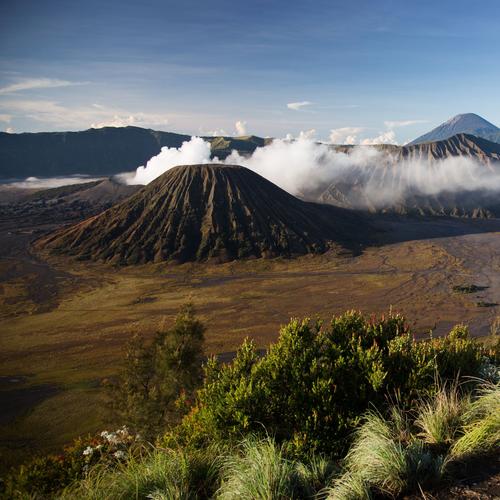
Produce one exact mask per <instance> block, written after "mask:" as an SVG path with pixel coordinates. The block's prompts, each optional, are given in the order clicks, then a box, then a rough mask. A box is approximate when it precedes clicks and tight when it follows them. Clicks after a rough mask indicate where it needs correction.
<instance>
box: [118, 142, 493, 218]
mask: <svg viewBox="0 0 500 500" xmlns="http://www.w3.org/2000/svg"><path fill="white" fill-rule="evenodd" d="M214 162H219V160H218V159H217V158H215V159H211V158H210V144H209V143H208V142H206V141H204V140H203V139H201V138H199V137H193V138H191V140H190V141H189V142H185V143H184V144H183V145H182V146H181V147H180V148H178V149H176V148H162V150H161V152H160V153H159V154H158V155H157V156H154V157H153V158H151V160H149V161H148V163H147V164H146V166H142V167H139V168H138V169H137V171H136V172H135V174H133V176H132V177H129V178H128V179H127V180H126V182H128V183H129V184H148V183H149V182H151V181H152V180H153V179H155V178H156V177H158V176H159V175H161V174H162V173H164V172H166V171H167V170H169V169H170V168H172V167H174V166H176V165H187V164H205V163H214ZM224 163H226V164H233V165H234V164H236V165H243V166H245V167H247V168H250V169H251V170H253V171H255V172H257V173H258V174H260V175H262V176H263V177H265V178H267V179H268V180H270V181H271V182H274V183H275V184H277V185H278V186H280V187H281V188H283V189H285V190H286V191H288V192H289V193H291V194H294V195H305V196H307V195H308V194H312V193H316V194H318V193H317V192H318V190H320V189H321V188H323V189H324V188H326V187H327V186H328V185H330V184H332V183H342V184H343V185H350V186H356V189H359V190H360V191H362V194H363V196H364V197H365V198H368V199H369V200H370V202H371V203H373V204H374V205H375V206H378V207H381V206H383V205H386V204H391V203H393V202H397V201H399V200H400V199H401V197H402V196H404V194H405V193H408V192H411V193H417V194H422V195H436V194H439V193H441V192H443V191H447V192H459V191H473V190H481V189H482V190H489V191H499V190H500V167H495V166H491V165H490V166H487V165H484V164H481V163H479V162H478V161H476V160H474V159H472V158H468V157H453V158H447V159H444V160H436V161H425V160H420V159H416V158H415V159H412V158H409V159H405V160H401V161H399V162H398V161H397V160H396V159H395V158H394V157H391V156H390V154H389V153H387V152H384V151H380V150H378V149H376V148H374V147H371V146H357V147H353V148H352V149H351V150H350V151H349V152H341V151H336V150H335V149H333V148H332V147H331V146H329V145H328V144H321V143H317V142H314V141H313V140H311V139H310V138H309V137H307V135H305V134H302V135H301V136H300V137H299V138H298V139H296V140H292V141H291V140H283V139H276V140H274V141H273V142H271V143H270V144H269V145H266V146H264V147H262V148H257V149H256V150H255V152H254V153H253V154H252V155H251V156H242V155H240V154H239V153H238V152H236V151H233V152H232V153H231V155H229V156H228V157H227V158H226V160H225V161H224ZM363 196H361V197H360V198H363ZM360 208H361V207H360Z"/></svg>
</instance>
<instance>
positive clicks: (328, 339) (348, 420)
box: [5, 306, 500, 499]
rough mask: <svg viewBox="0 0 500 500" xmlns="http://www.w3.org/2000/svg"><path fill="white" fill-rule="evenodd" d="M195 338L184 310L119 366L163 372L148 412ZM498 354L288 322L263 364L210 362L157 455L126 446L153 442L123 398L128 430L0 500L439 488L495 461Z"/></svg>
mask: <svg viewBox="0 0 500 500" xmlns="http://www.w3.org/2000/svg"><path fill="white" fill-rule="evenodd" d="M202 335H203V327H202V325H201V324H200V323H199V322H198V321H197V320H196V318H195V317H194V315H193V311H192V309H191V308H190V307H189V306H188V307H185V308H183V310H182V311H181V313H180V314H179V316H178V318H177V320H176V323H175V324H174V326H173V327H172V328H171V329H168V330H165V333H164V334H159V336H158V337H157V339H155V340H154V341H153V343H152V344H151V346H141V348H140V349H139V352H142V353H148V354H147V356H149V358H148V359H147V363H145V364H141V363H139V364H138V365H137V360H138V359H139V360H140V359H143V358H141V357H140V356H139V357H137V356H131V357H129V358H128V362H129V363H131V365H132V367H130V366H129V369H131V372H129V373H132V377H131V378H132V380H134V378H135V377H136V375H137V373H143V372H144V371H146V372H147V371H148V370H149V371H150V372H151V373H150V374H151V375H152V377H153V378H152V379H154V377H156V376H158V377H159V378H161V377H162V375H161V374H163V373H164V374H165V375H166V376H165V380H164V382H165V384H167V385H168V384H170V383H171V384H172V387H171V388H170V392H169V393H168V397H167V398H166V399H165V400H163V399H161V398H160V399H159V401H160V402H162V401H165V402H166V406H167V407H170V404H171V402H172V400H173V398H174V395H175V394H179V386H180V385H179V380H181V378H182V379H183V380H184V378H183V375H182V373H183V372H182V371H181V372H179V374H178V377H179V379H177V376H175V377H173V378H170V377H171V375H172V371H171V370H172V366H174V365H175V362H173V363H170V361H171V360H172V359H174V360H177V361H178V360H179V359H181V358H182V356H180V357H179V356H178V357H175V356H171V355H170V354H168V353H179V352H182V351H183V349H182V346H183V345H184V346H185V345H189V346H195V348H193V349H188V350H187V351H189V352H190V353H191V354H190V355H189V356H187V358H182V359H188V360H194V359H199V358H198V357H197V354H196V353H198V352H199V350H198V348H199V342H200V340H201V338H202ZM158 339H161V340H160V341H159V340H158ZM176 346H178V347H179V348H180V349H179V350H177V349H176V348H175V347H176ZM497 348H498V346H497V347H496V348H495V347H493V348H490V349H486V348H484V347H483V346H482V345H481V344H479V343H478V342H476V341H474V340H473V339H471V338H470V337H469V335H468V331H467V328H466V327H465V326H463V325H458V326H456V327H455V328H453V329H452V331H451V332H450V333H449V334H448V335H447V336H445V337H443V338H432V337H430V338H429V339H427V340H424V341H421V342H417V341H416V340H415V339H413V337H412V335H411V332H410V331H409V328H408V326H407V325H406V323H405V321H404V318H402V317H401V316H399V315H395V314H392V313H390V314H388V315H387V316H384V317H381V318H375V317H372V318H367V317H364V316H362V315H361V314H359V313H357V312H348V313H345V314H343V315H340V316H336V317H334V318H333V319H332V320H331V322H329V323H326V322H325V323H322V322H320V321H312V320H307V319H306V320H292V321H291V322H290V323H289V324H288V325H286V326H285V327H283V328H282V330H281V333H280V337H279V339H278V341H277V342H276V343H275V344H273V345H271V346H270V348H269V350H268V351H267V353H265V354H264V355H263V356H259V355H258V353H257V351H256V349H255V346H254V345H253V344H252V343H251V342H245V343H244V344H243V345H242V347H241V348H240V350H239V351H238V353H237V355H236V357H235V359H234V360H233V361H232V362H230V363H227V364H222V363H219V362H217V360H215V359H210V360H209V361H208V362H207V364H206V366H205V375H204V379H203V382H202V383H201V386H200V387H199V389H198V391H197V393H196V395H195V398H194V400H193V402H192V404H191V406H190V409H189V413H187V414H186V415H185V416H184V418H183V419H182V421H181V422H180V423H179V421H178V417H177V416H175V418H172V419H168V418H164V417H165V415H167V414H168V412H167V413H165V409H164V408H161V404H160V408H159V410H160V411H161V412H163V413H162V414H161V417H162V418H161V419H159V420H157V421H156V422H158V426H157V427H156V429H157V430H156V433H157V438H156V441H155V443H154V444H150V443H152V441H151V440H149V443H148V441H145V440H144V439H143V438H142V437H139V436H138V435H137V434H136V433H137V432H139V434H141V432H142V429H141V427H142V428H144V429H145V430H146V431H149V432H152V431H153V429H152V428H150V427H149V421H148V420H149V417H150V416H151V413H152V412H154V410H153V408H154V405H152V406H150V405H149V404H145V405H144V412H145V415H144V416H145V417H146V418H144V419H140V418H135V417H136V416H137V413H138V412H140V411H141V405H138V404H136V402H137V401H136V400H135V396H134V394H136V393H135V392H134V391H135V389H134V390H132V391H131V392H130V388H131V387H133V385H132V386H128V389H129V392H127V393H128V394H129V395H132V396H133V397H131V399H130V401H132V406H131V408H132V410H133V411H132V413H131V415H132V416H133V417H134V419H133V425H134V428H132V429H131V430H128V429H126V428H124V429H121V430H119V431H117V432H114V433H110V432H106V431H105V432H103V433H102V434H101V435H100V436H98V437H96V438H88V439H87V440H85V439H84V440H80V441H79V442H77V443H75V445H74V446H73V447H72V448H70V449H68V450H67V451H66V452H65V454H63V455H61V456H60V457H46V458H41V459H37V460H36V461H35V462H33V463H31V464H27V465H26V466H24V467H22V468H21V469H20V470H19V471H18V472H17V473H14V474H13V475H11V476H10V478H8V480H7V482H6V485H5V495H6V496H7V497H8V498H26V496H29V495H31V496H35V497H36V498H45V497H49V498H57V497H62V498H82V499H83V498H85V499H86V498H89V499H90V498H103V497H105V498H111V499H113V498H138V499H139V498H140V499H143V498H144V499H145V498H157V499H166V498H169V499H170V498H186V499H187V498H226V499H227V498H242V497H246V498H250V497H251V498H262V499H271V498H273V499H274V498H276V499H278V498H313V497H315V496H316V497H317V498H327V497H328V498H332V499H348V498H352V499H356V498H359V499H364V498H371V496H372V495H374V494H377V495H389V496H392V497H394V496H397V495H399V494H401V493H403V492H405V493H411V492H412V491H418V489H419V488H423V489H427V488H432V487H435V486H439V485H440V484H443V481H447V480H449V478H451V477H453V476H454V475H455V474H456V473H457V471H459V469H460V464H461V463H463V462H464V461H466V462H467V461H471V460H475V459H476V458H477V457H480V456H484V455H487V454H489V453H492V452H494V451H495V450H496V449H498V444H499V440H500V417H499V415H500V406H499V405H500V390H499V385H498V384H499V379H500V377H499V369H498V365H497V364H496V363H497V359H498V358H497V355H498V352H497V350H498V349H497ZM163 349H165V351H163ZM187 351H185V352H187ZM129 352H130V351H129ZM155 352H162V353H163V352H165V353H167V355H165V357H161V356H158V357H156V356H157V355H156V354H155V355H153V354H152V353H155ZM152 359H156V361H155V362H151V360H152ZM160 360H161V363H160V362H159V361H160ZM165 360H168V362H165V363H164V361H165ZM188 365H189V363H188ZM160 366H163V367H166V369H165V371H162V370H159V367H160ZM190 366H191V367H192V368H193V370H192V371H191V370H189V371H186V380H187V381H188V385H189V384H193V385H194V382H195V380H196V376H195V377H194V378H192V375H193V374H196V373H197V372H196V370H197V369H198V368H199V363H198V365H197V364H196V363H195V362H194V361H193V363H192V364H191V365H190ZM139 368H140V369H139ZM137 370H138V371H137ZM477 377H483V378H488V379H489V380H490V382H484V381H483V382H480V381H479V379H478V378H477ZM148 380H149V379H148ZM125 385H126V384H125ZM191 387H192V385H191ZM165 394H167V393H165ZM180 400H181V402H182V404H183V405H185V404H186V403H187V401H186V399H185V398H183V397H182V396H181V398H180ZM122 401H124V404H126V399H125V400H122ZM155 403H156V401H155ZM188 406H189V403H188ZM125 415H128V414H127V412H125V413H124V416H125ZM160 424H161V425H160ZM353 432H354V433H353ZM344 457H345V458H344Z"/></svg>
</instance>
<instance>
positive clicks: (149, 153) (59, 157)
mask: <svg viewBox="0 0 500 500" xmlns="http://www.w3.org/2000/svg"><path fill="white" fill-rule="evenodd" d="M203 138H204V139H206V140H207V141H209V142H210V143H211V145H212V148H211V149H212V156H213V157H215V156H217V157H218V158H220V159H224V158H226V157H227V156H228V155H229V154H230V153H231V150H233V149H235V150H237V151H239V152H240V153H241V154H249V153H252V152H253V151H254V150H255V149H256V148H257V147H259V146H260V145H264V144H265V143H266V141H267V140H266V139H263V138H260V137H257V136H244V137H203ZM190 139H191V136H190V135H186V134H178V133H175V132H163V131H158V130H153V129H145V128H141V127H133V126H128V127H103V128H99V129H94V128H90V129H88V130H83V131H76V132H23V133H19V134H11V133H7V132H0V178H2V179H10V178H12V179H14V178H15V179H19V178H26V177H55V176H65V175H75V174H85V175H93V176H110V175H113V174H119V173H122V172H127V171H133V170H135V169H136V168H137V167H139V166H140V165H145V164H146V163H147V161H148V160H149V159H151V158H152V157H153V156H155V155H157V154H158V153H159V152H160V150H161V148H162V147H171V148H172V147H173V148H179V147H180V146H182V143H183V142H185V141H189V140H190Z"/></svg>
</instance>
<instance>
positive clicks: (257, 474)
mask: <svg viewBox="0 0 500 500" xmlns="http://www.w3.org/2000/svg"><path fill="white" fill-rule="evenodd" d="M240 448H241V449H240V453H238V454H233V455H231V456H229V457H228V458H226V460H225V462H224V465H223V469H222V483H221V487H220V489H219V491H218V498H220V499H224V500H232V499H240V498H252V499H255V500H259V499H262V500H268V499H273V500H280V499H283V500H284V499H291V498H303V495H302V492H303V482H302V478H301V476H300V474H299V472H298V471H297V467H296V465H295V464H294V463H293V462H292V461H290V460H288V459H287V458H286V457H285V456H284V453H283V448H282V447H279V446H278V445H277V444H276V443H275V442H274V441H273V440H272V439H269V438H268V439H265V440H258V439H256V438H254V437H250V438H247V439H245V440H244V441H243V442H242V443H241V447H240Z"/></svg>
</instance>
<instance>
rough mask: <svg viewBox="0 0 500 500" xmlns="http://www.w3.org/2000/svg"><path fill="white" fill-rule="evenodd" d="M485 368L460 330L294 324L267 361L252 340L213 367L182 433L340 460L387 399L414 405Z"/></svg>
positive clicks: (348, 318) (389, 323)
mask: <svg viewBox="0 0 500 500" xmlns="http://www.w3.org/2000/svg"><path fill="white" fill-rule="evenodd" d="M480 365H481V349H480V347H479V346H478V345H477V344H476V343H475V342H474V341H473V340H471V339H470V338H469V336H468V331H467V329H466V328H465V327H462V326H458V327H455V328H454V329H453V330H452V331H451V332H450V334H449V335H448V336H447V337H445V338H442V339H441V338H440V339H432V338H431V339H429V340H427V341H425V342H417V341H415V340H414V339H413V338H412V336H411V335H410V333H409V331H408V328H407V326H406V324H405V321H404V319H403V318H402V317H401V316H399V315H393V314H389V315H388V316H385V317H382V318H380V319H375V318H370V319H368V318H365V317H363V316H362V315H361V314H359V313H356V312H348V313H346V314H343V315H340V316H337V317H334V318H333V319H332V321H331V322H330V324H328V325H324V324H322V323H320V322H313V321H310V320H308V319H305V320H302V321H300V320H292V321H291V322H290V323H289V324H288V325H286V326H285V327H283V328H282V329H281V331H280V336H279V339H278V341H277V342H276V343H275V344H273V345H271V346H270V347H269V350H268V352H267V354H265V355H264V356H263V357H259V356H258V354H257V350H256V347H255V345H254V344H253V343H252V342H249V341H246V342H245V343H244V344H243V345H242V346H241V348H240V349H239V351H238V352H237V355H236V357H235V359H234V361H233V362H232V363H229V364H219V363H217V361H216V360H215V359H212V360H210V361H209V362H208V363H207V365H206V368H205V383H204V385H203V387H202V389H201V390H200V391H199V392H198V403H197V410H196V411H194V412H193V413H192V414H191V415H190V417H188V418H187V419H186V420H185V421H184V423H183V427H184V428H186V427H191V428H196V427H197V424H196V423H195V422H193V420H194V421H196V420H198V421H199V422H203V423H204V425H206V426H207V427H208V428H210V429H211V432H213V433H214V435H216V436H217V437H223V438H227V439H231V438H234V437H236V438H238V437H241V436H243V435H245V434H246V433H249V432H250V433H259V432H262V431H263V429H266V431H267V432H269V434H271V435H272V436H274V437H275V438H276V439H277V440H278V442H283V441H287V442H288V446H289V448H290V447H291V448H293V449H295V452H296V453H298V454H299V455H303V454H307V453H308V452H309V451H311V450H314V451H316V452H325V453H340V452H341V451H342V450H343V449H344V447H345V439H346V438H347V437H348V436H349V434H350V432H351V431H352V430H353V429H354V428H355V427H356V425H357V423H358V422H359V420H360V417H361V415H362V414H363V413H364V412H365V411H366V410H367V409H368V408H369V406H370V405H374V406H376V407H377V408H383V407H384V406H386V405H387V397H388V396H389V397H396V398H397V400H398V401H400V403H401V404H403V405H406V406H410V405H411V404H412V403H413V402H414V401H415V400H416V399H417V398H418V397H420V396H421V395H422V394H423V393H426V392H429V393H430V392H432V390H433V388H434V380H435V377H436V374H437V375H438V376H439V377H440V378H442V379H443V380H447V379H454V378H456V377H457V375H458V374H461V375H462V376H466V375H470V376H476V375H477V374H478V370H479V367H480ZM198 428H199V424H198Z"/></svg>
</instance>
